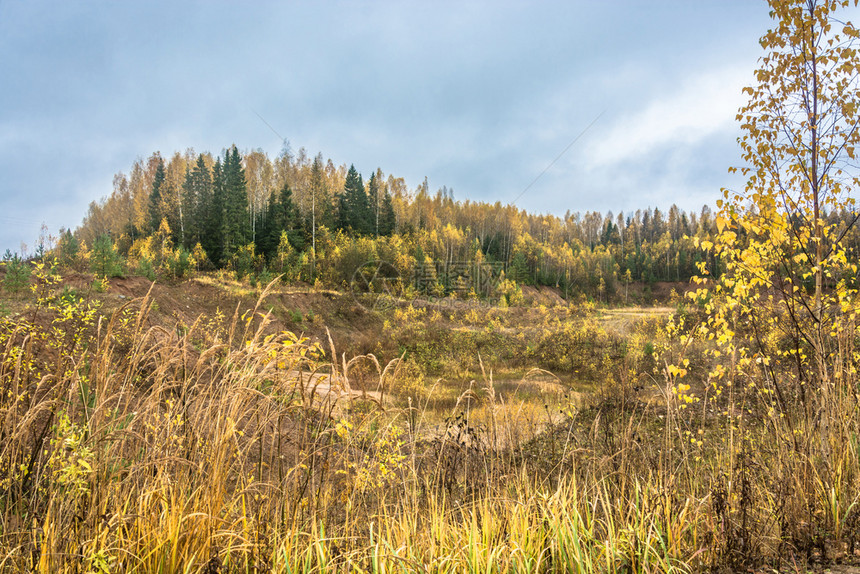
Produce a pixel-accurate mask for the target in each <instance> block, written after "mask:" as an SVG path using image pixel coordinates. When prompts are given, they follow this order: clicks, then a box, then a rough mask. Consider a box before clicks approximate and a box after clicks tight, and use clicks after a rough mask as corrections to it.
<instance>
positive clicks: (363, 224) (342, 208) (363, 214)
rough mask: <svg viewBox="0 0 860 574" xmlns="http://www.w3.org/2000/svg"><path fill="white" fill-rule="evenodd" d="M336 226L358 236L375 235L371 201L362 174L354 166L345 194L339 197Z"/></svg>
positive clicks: (348, 174) (344, 186)
mask: <svg viewBox="0 0 860 574" xmlns="http://www.w3.org/2000/svg"><path fill="white" fill-rule="evenodd" d="M336 225H337V228H338V229H341V230H343V231H347V232H352V233H356V234H361V235H370V234H372V233H373V224H372V222H371V209H370V201H369V200H368V198H367V193H366V192H365V191H364V182H363V181H362V178H361V174H360V173H358V171H356V169H355V166H354V165H351V166H349V172H347V174H346V181H345V182H344V185H343V193H341V194H340V195H339V196H338V206H337V221H336Z"/></svg>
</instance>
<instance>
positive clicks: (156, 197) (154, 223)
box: [149, 156, 165, 233]
mask: <svg viewBox="0 0 860 574" xmlns="http://www.w3.org/2000/svg"><path fill="white" fill-rule="evenodd" d="M164 178H165V173H164V160H163V159H161V156H158V165H157V167H156V168H155V176H154V177H153V179H152V191H151V192H150V193H149V233H153V232H155V230H156V229H158V226H159V225H160V224H161V218H162V217H163V216H164V208H163V205H162V203H163V199H162V197H161V191H162V187H164Z"/></svg>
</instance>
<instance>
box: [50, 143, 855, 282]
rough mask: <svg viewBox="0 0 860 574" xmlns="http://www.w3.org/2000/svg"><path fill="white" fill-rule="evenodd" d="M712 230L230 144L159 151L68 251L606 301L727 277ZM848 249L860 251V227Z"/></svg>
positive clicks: (707, 218)
mask: <svg viewBox="0 0 860 574" xmlns="http://www.w3.org/2000/svg"><path fill="white" fill-rule="evenodd" d="M828 217H829V218H830V219H831V220H833V221H834V222H838V221H843V220H844V221H847V220H849V219H850V218H851V217H853V215H852V213H848V212H836V211H834V212H832V213H830V214H828ZM717 223H718V222H717V220H716V218H715V217H714V215H713V214H712V212H711V209H710V208H709V207H708V206H704V207H702V209H701V210H700V211H699V212H698V213H696V212H689V213H688V212H684V211H683V210H681V209H679V208H678V207H677V206H675V205H673V206H671V207H670V208H669V209H668V210H667V211H662V210H660V209H659V208H653V209H652V208H647V209H641V210H636V211H635V212H633V213H628V214H624V213H618V214H617V215H616V214H613V213H612V212H609V213H605V214H602V213H599V212H586V213H579V212H570V211H568V212H567V213H566V214H565V215H564V216H563V217H558V216H555V215H548V214H532V213H528V212H526V211H524V210H521V209H519V208H517V207H516V206H513V205H502V204H501V203H500V202H496V203H487V202H474V201H470V200H463V201H459V200H455V199H454V194H453V190H450V189H448V188H447V187H444V186H443V187H442V188H440V189H438V190H437V191H435V192H431V190H430V186H429V183H428V181H427V180H426V178H425V180H424V181H423V182H422V183H420V184H419V185H418V186H417V187H416V188H414V189H409V187H408V186H407V185H406V183H405V181H404V180H403V179H402V178H398V177H395V176H393V175H388V176H386V175H385V174H384V173H383V171H382V170H381V169H377V170H376V171H374V172H372V173H371V174H370V177H369V178H368V180H367V182H366V183H365V182H364V179H363V177H362V175H361V174H360V173H359V171H358V170H357V169H356V168H355V167H354V166H349V167H348V168H347V167H346V165H340V166H335V165H334V163H333V162H332V160H330V159H329V160H324V159H323V156H322V154H317V155H316V156H315V157H310V156H309V155H308V154H307V152H306V151H305V150H304V149H301V150H299V152H298V153H297V154H293V153H291V152H290V151H289V150H285V151H284V152H282V153H281V154H280V155H278V156H277V157H275V158H273V159H272V158H269V157H268V156H267V155H266V154H265V153H264V152H262V151H260V150H252V151H250V152H247V153H245V154H242V153H240V152H239V150H238V149H237V148H236V147H235V146H231V147H230V148H228V149H226V150H225V151H223V152H222V154H221V155H220V156H213V155H212V154H210V153H199V154H198V153H195V152H194V151H193V150H190V149H189V150H187V151H186V152H184V153H179V152H176V153H174V154H173V155H172V156H171V158H170V159H169V160H168V161H165V159H164V158H163V157H162V155H161V154H160V153H157V152H156V153H154V154H152V155H151V156H150V157H149V158H147V159H146V160H143V159H139V160H138V161H136V162H135V163H134V164H133V165H132V167H131V170H130V172H129V173H128V174H126V173H119V174H117V175H116V176H115V177H114V185H113V190H112V192H111V193H110V194H109V195H108V196H106V197H105V198H103V199H102V200H101V201H98V202H95V201H94V202H92V203H91V204H90V206H89V211H88V213H87V215H86V217H85V218H84V221H83V223H82V225H81V226H80V227H79V228H78V229H77V230H76V231H75V233H74V234H72V233H71V232H66V233H65V234H64V239H62V240H61V246H62V245H65V246H66V247H68V246H69V245H72V243H73V245H72V247H73V248H74V249H77V248H78V247H77V246H80V247H83V248H84V251H83V253H84V254H86V253H87V250H88V249H91V247H92V246H93V245H95V243H96V241H97V240H98V239H99V238H100V237H102V236H108V237H109V238H110V240H111V243H112V245H113V246H114V248H115V249H116V252H117V255H118V256H119V257H122V258H125V259H127V260H128V265H129V266H131V267H132V268H133V269H142V270H143V271H144V272H145V273H146V274H149V275H153V274H157V273H162V272H163V273H167V274H168V275H173V276H177V275H183V274H185V273H188V272H190V271H193V270H200V271H206V270H218V269H223V270H227V271H231V272H233V273H235V274H236V276H238V277H240V278H241V277H244V276H245V275H248V274H251V275H260V274H262V275H264V276H268V275H269V274H275V273H277V274H284V279H285V280H286V281H306V282H309V283H316V282H317V281H319V282H321V283H322V284H324V285H328V286H334V287H343V286H345V285H346V284H348V283H349V282H350V280H351V278H352V277H353V274H354V273H355V270H356V269H357V268H359V267H360V266H361V265H362V264H363V263H365V262H368V261H386V262H388V263H389V264H390V265H391V266H392V268H393V269H395V270H396V273H397V274H398V275H399V276H400V277H401V278H402V280H403V282H404V283H408V282H410V281H412V280H413V279H414V278H415V277H419V276H420V277H421V278H422V281H421V285H419V288H420V289H421V290H425V291H431V292H433V293H438V294H450V293H451V292H452V291H455V290H456V289H457V288H458V287H457V286H456V285H455V284H454V283H455V281H457V280H462V274H463V272H462V269H463V266H464V265H467V266H474V265H485V266H489V267H488V269H491V271H490V272H491V273H495V274H497V275H498V276H499V278H503V279H506V280H510V281H514V282H516V283H517V284H531V285H548V286H555V287H558V288H559V289H561V290H563V292H564V293H565V294H566V295H575V294H584V295H586V296H588V297H596V298H604V297H609V296H611V295H612V294H613V293H617V292H619V288H620V287H621V286H623V285H625V284H629V283H632V282H644V283H646V284H650V283H654V282H656V281H681V282H683V281H689V279H690V278H691V277H692V276H694V275H696V274H697V273H699V270H700V268H702V266H704V268H707V269H708V270H709V272H710V273H712V274H714V275H719V273H720V271H721V264H720V261H719V258H718V257H717V256H716V255H715V253H714V251H713V250H712V249H711V248H710V245H711V244H712V240H713V238H714V237H715V236H716V235H717V232H718V225H717ZM846 244H847V245H849V249H851V246H854V248H855V249H856V247H857V246H858V244H860V241H858V237H857V233H856V232H854V231H853V230H852V233H850V234H849V235H848V236H847V237H846ZM855 252H856V251H855ZM454 268H457V269H459V270H460V271H458V272H457V273H451V272H450V270H451V269H454ZM460 288H462V285H461V286H460ZM479 294H480V293H479Z"/></svg>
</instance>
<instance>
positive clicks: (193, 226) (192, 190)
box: [182, 154, 212, 255]
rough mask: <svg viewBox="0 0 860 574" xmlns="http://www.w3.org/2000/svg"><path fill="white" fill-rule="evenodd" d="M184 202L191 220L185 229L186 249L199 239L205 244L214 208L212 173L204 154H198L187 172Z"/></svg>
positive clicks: (188, 218)
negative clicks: (206, 230)
mask: <svg viewBox="0 0 860 574" xmlns="http://www.w3.org/2000/svg"><path fill="white" fill-rule="evenodd" d="M182 202H183V207H184V210H185V213H187V214H188V217H187V220H188V222H189V224H188V225H187V229H186V231H185V243H184V245H185V248H186V249H189V250H191V249H193V248H194V246H195V245H196V244H197V242H198V241H199V242H200V244H201V245H203V235H204V229H205V228H206V224H205V222H206V217H207V215H208V211H209V210H210V209H212V175H211V174H210V173H209V168H208V167H206V161H205V160H204V159H203V154H200V155H199V156H197V163H196V164H195V166H194V167H193V168H192V169H190V170H188V171H186V173H185V184H184V186H183V194H182ZM204 249H205V246H204ZM207 255H208V252H207Z"/></svg>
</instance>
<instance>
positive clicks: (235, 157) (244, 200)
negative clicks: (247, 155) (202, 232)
mask: <svg viewBox="0 0 860 574" xmlns="http://www.w3.org/2000/svg"><path fill="white" fill-rule="evenodd" d="M223 192H224V220H223V222H222V225H221V230H222V233H223V235H224V243H223V245H224V248H223V253H222V257H224V258H229V257H231V256H232V255H233V254H234V253H235V252H236V250H237V249H239V247H242V246H243V245H246V244H247V243H248V241H249V238H250V231H251V225H250V211H249V210H248V193H247V191H246V183H245V169H244V168H243V167H242V158H241V157H240V156H239V150H238V149H236V146H235V145H234V146H232V147H231V148H230V149H228V150H227V152H226V153H225V154H224V189H223Z"/></svg>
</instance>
